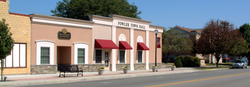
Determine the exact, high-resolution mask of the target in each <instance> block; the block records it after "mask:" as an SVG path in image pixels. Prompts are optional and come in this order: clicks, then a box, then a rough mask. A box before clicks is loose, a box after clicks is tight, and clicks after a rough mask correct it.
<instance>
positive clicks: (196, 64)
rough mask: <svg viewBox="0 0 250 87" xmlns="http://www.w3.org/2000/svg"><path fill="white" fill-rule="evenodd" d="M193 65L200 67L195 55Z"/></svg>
mask: <svg viewBox="0 0 250 87" xmlns="http://www.w3.org/2000/svg"><path fill="white" fill-rule="evenodd" d="M194 66H195V67H200V66H201V64H200V60H199V58H198V57H195V58H194Z"/></svg>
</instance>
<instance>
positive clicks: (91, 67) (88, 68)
mask: <svg viewBox="0 0 250 87" xmlns="http://www.w3.org/2000/svg"><path fill="white" fill-rule="evenodd" d="M77 65H78V67H79V68H80V69H83V72H97V71H98V68H99V67H104V66H105V65H104V64H77Z"/></svg>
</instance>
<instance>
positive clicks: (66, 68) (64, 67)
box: [58, 64, 83, 78]
mask: <svg viewBox="0 0 250 87" xmlns="http://www.w3.org/2000/svg"><path fill="white" fill-rule="evenodd" d="M58 70H59V71H60V74H59V77H61V75H62V76H64V78H65V72H71V73H72V72H77V76H78V75H82V76H83V70H80V69H79V67H78V65H70V64H60V65H58ZM62 72H63V74H62Z"/></svg>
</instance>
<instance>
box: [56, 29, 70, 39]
mask: <svg viewBox="0 0 250 87" xmlns="http://www.w3.org/2000/svg"><path fill="white" fill-rule="evenodd" d="M70 37H71V34H70V32H68V31H67V30H66V29H62V31H59V32H58V39H70Z"/></svg>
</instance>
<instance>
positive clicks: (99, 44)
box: [95, 39, 118, 49]
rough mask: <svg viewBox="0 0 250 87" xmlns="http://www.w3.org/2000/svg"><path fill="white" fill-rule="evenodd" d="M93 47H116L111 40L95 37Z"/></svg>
mask: <svg viewBox="0 0 250 87" xmlns="http://www.w3.org/2000/svg"><path fill="white" fill-rule="evenodd" d="M95 48H101V49H118V47H117V46H116V45H115V43H114V42H113V41H112V40H102V39H95Z"/></svg>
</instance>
